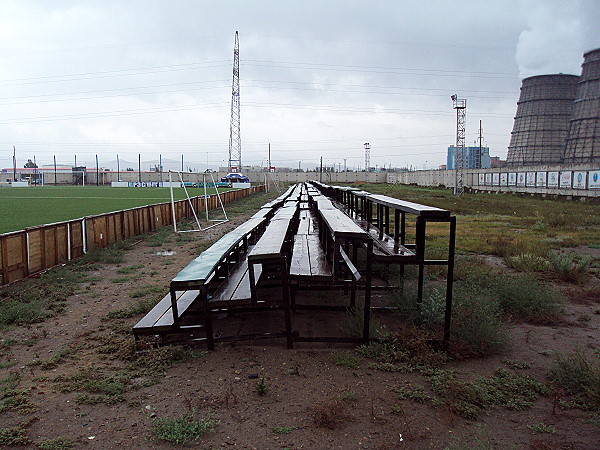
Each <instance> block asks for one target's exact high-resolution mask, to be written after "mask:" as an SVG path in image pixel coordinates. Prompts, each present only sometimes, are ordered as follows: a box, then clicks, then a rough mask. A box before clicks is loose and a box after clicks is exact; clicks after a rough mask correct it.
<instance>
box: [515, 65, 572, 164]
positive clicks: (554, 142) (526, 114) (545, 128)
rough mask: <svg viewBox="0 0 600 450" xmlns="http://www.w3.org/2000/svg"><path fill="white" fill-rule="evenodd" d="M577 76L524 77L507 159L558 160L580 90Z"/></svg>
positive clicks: (530, 162) (523, 162) (550, 161)
mask: <svg viewBox="0 0 600 450" xmlns="http://www.w3.org/2000/svg"><path fill="white" fill-rule="evenodd" d="M578 81H579V77H578V76H577V75H563V74H557V75H538V76H534V77H529V78H525V79H524V80H523V84H522V85H521V95H520V96H519V102H518V103H517V114H516V116H515V122H514V125H513V130H512V133H511V138H510V145H509V146H508V154H507V157H506V160H507V162H508V164H510V165H513V166H514V165H534V164H549V163H558V162H560V161H561V159H562V157H563V155H564V149H565V139H566V138H567V134H568V131H569V119H571V114H572V111H573V101H574V100H575V91H576V89H577V82H578Z"/></svg>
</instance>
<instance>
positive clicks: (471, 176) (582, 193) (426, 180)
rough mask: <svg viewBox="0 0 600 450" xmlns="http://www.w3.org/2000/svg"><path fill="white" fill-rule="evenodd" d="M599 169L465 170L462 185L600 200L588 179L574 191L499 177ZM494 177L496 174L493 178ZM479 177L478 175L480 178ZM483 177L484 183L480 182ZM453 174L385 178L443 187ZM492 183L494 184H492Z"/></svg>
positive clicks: (431, 172) (424, 172)
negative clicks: (520, 184) (513, 181)
mask: <svg viewBox="0 0 600 450" xmlns="http://www.w3.org/2000/svg"><path fill="white" fill-rule="evenodd" d="M599 170H600V169H599V168H598V166H592V165H590V164H577V165H569V166H565V165H537V166H528V167H519V168H515V167H510V168H507V167H505V168H501V169H468V170H465V175H464V179H463V185H464V187H465V188H466V189H471V190H473V191H481V192H518V193H525V194H539V195H543V196H546V195H556V196H565V197H600V189H598V188H590V186H589V185H590V180H589V179H588V181H587V184H586V185H585V188H579V189H578V188H576V187H574V186H575V184H574V183H572V184H571V186H570V187H548V186H544V187H538V186H536V185H531V186H530V185H523V186H516V185H508V183H505V184H503V183H501V182H500V180H501V175H500V174H506V175H505V177H506V178H508V174H527V173H536V174H537V173H548V172H559V173H568V172H585V173H587V174H588V177H589V175H590V172H597V171H599ZM494 174H495V175H496V176H495V177H494ZM480 175H481V176H480ZM482 178H483V180H482ZM454 180H455V171H453V170H421V171H417V172H401V173H389V174H388V175H387V182H388V183H401V184H414V185H418V186H445V187H454ZM492 180H494V181H492Z"/></svg>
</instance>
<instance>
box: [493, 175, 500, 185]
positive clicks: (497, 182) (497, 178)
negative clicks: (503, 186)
mask: <svg viewBox="0 0 600 450" xmlns="http://www.w3.org/2000/svg"><path fill="white" fill-rule="evenodd" d="M492 186H500V174H499V173H493V174H492Z"/></svg>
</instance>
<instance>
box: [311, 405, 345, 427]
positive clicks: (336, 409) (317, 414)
mask: <svg viewBox="0 0 600 450" xmlns="http://www.w3.org/2000/svg"><path fill="white" fill-rule="evenodd" d="M312 418H313V423H314V424H315V426H317V427H319V428H327V429H329V430H334V429H335V428H336V427H337V426H338V425H340V424H341V423H342V422H343V421H344V420H345V418H346V416H345V414H344V406H343V403H342V402H341V401H339V400H329V401H325V402H322V403H317V404H316V405H314V406H313V417H312Z"/></svg>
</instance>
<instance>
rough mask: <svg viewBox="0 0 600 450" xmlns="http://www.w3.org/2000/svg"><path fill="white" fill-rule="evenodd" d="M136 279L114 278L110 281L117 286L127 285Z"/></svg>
mask: <svg viewBox="0 0 600 450" xmlns="http://www.w3.org/2000/svg"><path fill="white" fill-rule="evenodd" d="M135 278H136V277H117V278H112V279H111V280H110V282H111V283H115V284H121V283H127V282H128V281H131V280H133V279H135Z"/></svg>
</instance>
